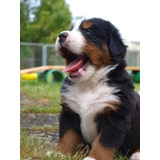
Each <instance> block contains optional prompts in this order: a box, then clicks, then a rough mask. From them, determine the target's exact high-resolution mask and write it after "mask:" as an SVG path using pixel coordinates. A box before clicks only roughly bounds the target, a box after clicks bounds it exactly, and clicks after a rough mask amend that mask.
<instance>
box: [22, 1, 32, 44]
mask: <svg viewBox="0 0 160 160" xmlns="http://www.w3.org/2000/svg"><path fill="white" fill-rule="evenodd" d="M29 13H30V9H29V3H28V0H23V1H21V2H20V40H21V41H24V37H25V35H26V28H27V25H28V24H29V22H30V19H29Z"/></svg>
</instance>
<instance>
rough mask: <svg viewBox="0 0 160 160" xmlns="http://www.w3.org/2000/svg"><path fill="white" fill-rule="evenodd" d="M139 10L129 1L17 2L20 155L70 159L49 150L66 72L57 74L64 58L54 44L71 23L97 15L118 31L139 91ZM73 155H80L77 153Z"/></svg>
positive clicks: (55, 138)
mask: <svg viewBox="0 0 160 160" xmlns="http://www.w3.org/2000/svg"><path fill="white" fill-rule="evenodd" d="M139 12H140V10H139V7H138V4H137V3H136V2H133V1H132V2H130V1H128V0H122V1H116V0H112V1H108V0H98V1H97V0H95V1H93V0H20V74H21V80H20V105H21V106H20V107H21V108H20V113H21V116H20V126H21V144H20V147H21V150H20V151H21V155H20V156H21V159H24V160H38V159H43V160H47V159H51V160H52V159H53V160H57V159H61V160H63V159H64V160H65V159H70V158H69V157H66V156H64V155H63V156H62V155H57V154H54V152H53V151H54V147H55V145H56V144H57V141H58V124H59V122H58V119H59V113H60V110H61V107H60V88H61V83H62V81H63V79H64V77H65V76H66V75H65V74H63V73H62V68H63V66H64V61H63V59H62V58H61V57H60V56H59V55H58V54H57V53H56V52H55V48H54V44H55V40H56V38H57V36H58V35H59V33H60V32H61V31H63V30H67V29H68V28H69V27H70V25H71V23H72V22H74V21H76V20H78V19H82V18H91V17H100V18H104V19H106V20H109V21H111V22H112V23H113V24H114V25H115V26H116V27H117V28H118V29H119V30H120V33H121V35H122V38H123V39H124V42H125V44H126V45H128V50H127V54H126V61H127V64H128V66H130V68H129V69H128V73H129V74H130V76H131V77H132V79H133V82H134V85H135V90H136V91H137V92H139V90H140V42H139V38H140V37H139V35H140V31H139V25H138V24H139V20H138V18H137V17H138V16H139ZM55 66H56V67H57V68H55ZM51 153H52V154H51ZM58 156H59V157H58ZM119 156H120V157H121V155H119ZM57 157H58V158H57ZM77 158H78V160H81V159H83V157H82V155H81V156H79V157H78V155H77ZM120 159H121V160H124V159H125V160H127V158H126V157H121V158H120ZM117 160H118V159H117Z"/></svg>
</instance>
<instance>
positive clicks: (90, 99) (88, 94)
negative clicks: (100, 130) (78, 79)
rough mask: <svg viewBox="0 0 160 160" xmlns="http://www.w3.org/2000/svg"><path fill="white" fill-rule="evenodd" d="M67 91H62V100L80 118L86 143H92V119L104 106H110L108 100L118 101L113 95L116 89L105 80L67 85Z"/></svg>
mask: <svg viewBox="0 0 160 160" xmlns="http://www.w3.org/2000/svg"><path fill="white" fill-rule="evenodd" d="M67 88H68V92H65V93H62V97H63V98H62V102H64V103H66V104H67V105H68V107H70V108H71V109H72V110H73V111H75V112H76V113H78V114H79V115H80V118H81V131H82V134H83V137H84V139H85V140H86V142H88V143H91V144H92V143H93V141H94V139H95V138H96V136H97V129H96V127H97V124H96V123H95V121H94V119H95V116H96V115H97V113H99V112H101V111H102V110H103V109H104V108H105V107H112V106H111V105H110V102H117V101H119V99H118V97H116V96H115V95H113V93H115V92H117V89H115V88H113V87H109V86H108V85H107V84H106V83H105V82H102V81H101V83H96V84H95V83H92V82H87V83H80V84H75V85H73V86H69V87H67Z"/></svg>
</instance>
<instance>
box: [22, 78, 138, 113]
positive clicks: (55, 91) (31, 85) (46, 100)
mask: <svg viewBox="0 0 160 160" xmlns="http://www.w3.org/2000/svg"><path fill="white" fill-rule="evenodd" d="M134 85H135V90H136V91H139V90H140V84H139V83H135V84H134ZM60 88H61V83H53V84H49V83H45V82H38V81H23V80H21V81H20V92H21V94H22V95H25V96H26V97H27V98H28V100H30V104H29V105H28V104H26V105H27V107H21V113H24V112H25V113H58V112H60V110H61V107H60ZM23 105H25V102H23V101H21V106H23Z"/></svg>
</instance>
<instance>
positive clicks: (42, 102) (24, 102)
mask: <svg viewBox="0 0 160 160" xmlns="http://www.w3.org/2000/svg"><path fill="white" fill-rule="evenodd" d="M20 104H21V108H28V107H45V106H48V105H49V102H48V100H46V99H39V100H34V99H33V98H31V97H29V96H27V95H25V94H23V93H20Z"/></svg>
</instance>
